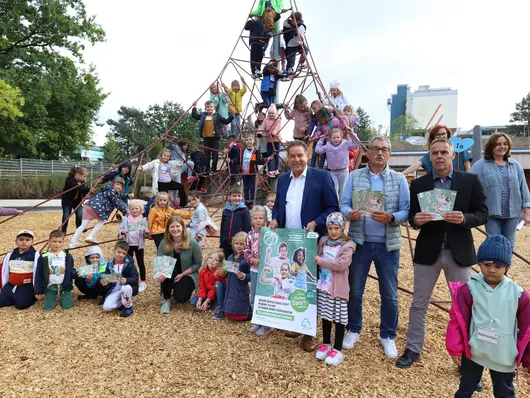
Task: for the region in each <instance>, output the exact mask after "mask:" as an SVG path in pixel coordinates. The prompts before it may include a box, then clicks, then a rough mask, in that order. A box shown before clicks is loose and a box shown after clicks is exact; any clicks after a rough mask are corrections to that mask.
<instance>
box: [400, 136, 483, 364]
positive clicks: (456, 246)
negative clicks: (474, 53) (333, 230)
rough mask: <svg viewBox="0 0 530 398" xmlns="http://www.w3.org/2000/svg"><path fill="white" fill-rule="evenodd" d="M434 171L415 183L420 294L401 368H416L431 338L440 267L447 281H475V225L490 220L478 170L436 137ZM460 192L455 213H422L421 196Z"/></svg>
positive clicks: (432, 152)
mask: <svg viewBox="0 0 530 398" xmlns="http://www.w3.org/2000/svg"><path fill="white" fill-rule="evenodd" d="M429 153H430V158H431V162H432V164H433V166H434V169H433V171H432V172H431V173H428V174H426V175H424V176H422V177H420V178H417V179H415V180H413V181H412V183H411V185H410V213H409V223H410V224H411V225H412V226H413V227H414V228H417V229H419V230H420V233H419V235H418V238H417V240H416V248H415V250H414V296H413V299H412V304H411V306H410V312H409V325H408V330H407V343H406V348H405V352H404V354H403V355H402V356H401V357H400V358H399V359H398V360H397V362H396V366H397V367H398V368H410V367H411V366H412V365H413V363H414V362H416V361H417V360H418V359H419V357H420V352H421V350H422V348H423V343H424V339H425V315H426V313H427V308H428V306H429V302H430V300H431V296H432V292H433V290H434V286H435V285H436V281H437V280H438V276H439V275H440V271H441V270H442V269H443V270H444V275H445V279H446V281H447V282H464V283H466V282H467V281H469V279H470V277H471V266H472V265H473V264H475V263H476V262H477V261H476V253H475V246H474V244H473V235H472V233H471V229H472V228H474V227H477V226H479V225H484V224H485V223H486V222H487V220H488V208H487V207H486V196H485V195H484V189H483V188H482V184H481V183H480V181H479V179H478V177H477V176H476V175H475V174H471V173H465V172H461V171H457V170H453V163H452V161H453V158H454V156H455V150H454V147H453V144H452V143H451V142H450V141H449V140H447V139H438V140H434V141H433V142H432V144H431V148H430V151H429ZM435 188H437V189H447V190H453V191H457V195H456V200H455V204H454V207H453V211H449V212H445V213H443V215H442V217H443V220H440V221H434V217H433V214H432V213H427V212H422V211H421V210H420V203H419V200H418V194H419V193H421V192H425V191H430V190H432V189H435Z"/></svg>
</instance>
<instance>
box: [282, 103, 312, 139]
mask: <svg viewBox="0 0 530 398" xmlns="http://www.w3.org/2000/svg"><path fill="white" fill-rule="evenodd" d="M283 108H284V110H285V117H286V119H287V120H294V128H293V138H294V139H295V140H303V139H304V138H305V137H306V134H307V128H308V127H309V122H311V110H310V109H309V106H307V99H306V98H305V97H304V96H303V95H302V94H298V95H297V96H296V97H295V98H294V111H291V110H290V109H289V106H288V105H287V104H284V105H283Z"/></svg>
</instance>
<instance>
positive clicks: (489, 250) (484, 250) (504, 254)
mask: <svg viewBox="0 0 530 398" xmlns="http://www.w3.org/2000/svg"><path fill="white" fill-rule="evenodd" d="M477 262H478V263H495V264H499V265H504V266H506V267H509V266H510V265H512V246H511V245H510V241H509V240H508V239H506V238H505V237H504V236H502V235H490V236H488V237H487V238H486V240H485V241H484V242H482V244H481V245H480V247H479V248H478V252H477Z"/></svg>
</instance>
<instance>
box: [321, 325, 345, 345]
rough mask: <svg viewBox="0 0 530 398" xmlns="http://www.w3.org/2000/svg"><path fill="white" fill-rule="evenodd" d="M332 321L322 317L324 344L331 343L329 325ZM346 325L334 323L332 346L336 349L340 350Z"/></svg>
mask: <svg viewBox="0 0 530 398" xmlns="http://www.w3.org/2000/svg"><path fill="white" fill-rule="evenodd" d="M332 325H333V322H331V321H328V320H327V319H322V337H323V340H322V342H323V343H324V344H331V326H332ZM345 329H346V327H345V326H344V325H341V324H340V323H335V344H333V348H334V349H336V350H337V351H342V340H344V330H345Z"/></svg>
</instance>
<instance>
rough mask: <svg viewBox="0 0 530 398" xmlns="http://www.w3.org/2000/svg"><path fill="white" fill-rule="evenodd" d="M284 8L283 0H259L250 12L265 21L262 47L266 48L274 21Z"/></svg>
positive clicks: (272, 32)
mask: <svg viewBox="0 0 530 398" xmlns="http://www.w3.org/2000/svg"><path fill="white" fill-rule="evenodd" d="M285 11H286V10H284V8H283V0H260V1H259V4H258V7H257V8H256V9H255V10H254V11H252V12H251V13H250V15H251V16H252V15H257V16H259V17H261V18H263V22H264V23H265V26H264V30H265V37H264V38H263V42H264V44H263V47H264V48H266V47H267V44H268V43H269V40H270V38H271V37H272V36H273V35H274V30H275V29H274V23H275V22H276V21H278V20H279V19H280V15H281V14H282V13H284V12H285Z"/></svg>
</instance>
